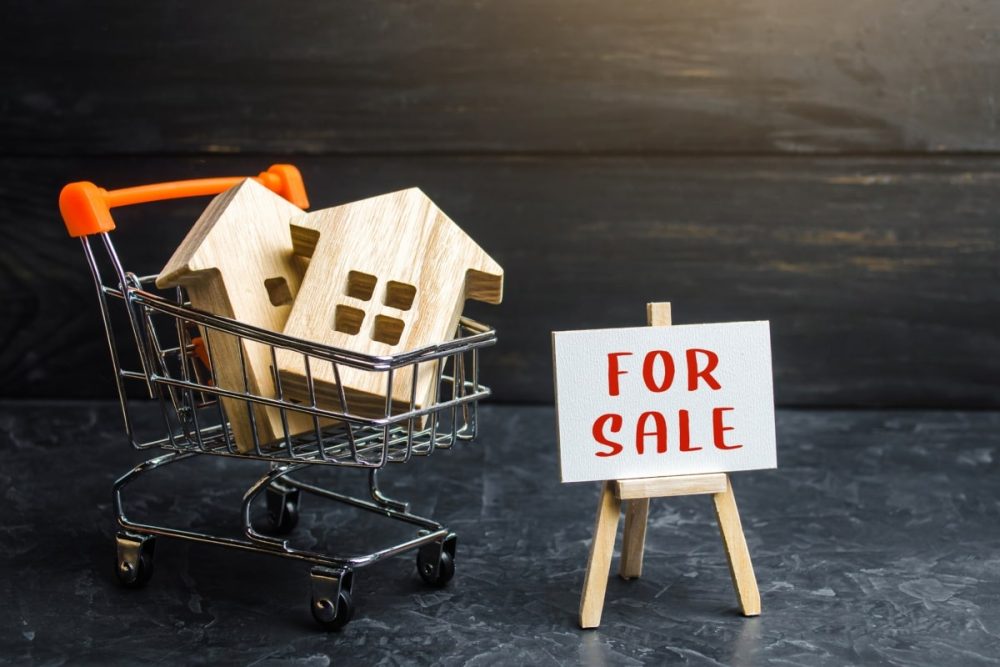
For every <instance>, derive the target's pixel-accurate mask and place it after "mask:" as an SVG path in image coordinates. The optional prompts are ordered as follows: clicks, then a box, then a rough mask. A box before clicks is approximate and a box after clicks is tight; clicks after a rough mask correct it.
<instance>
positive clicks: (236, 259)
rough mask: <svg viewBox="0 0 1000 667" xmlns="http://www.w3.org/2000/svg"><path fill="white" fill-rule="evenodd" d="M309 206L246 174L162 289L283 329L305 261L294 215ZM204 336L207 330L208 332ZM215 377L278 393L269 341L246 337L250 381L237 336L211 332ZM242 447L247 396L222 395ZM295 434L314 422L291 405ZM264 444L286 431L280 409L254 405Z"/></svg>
mask: <svg viewBox="0 0 1000 667" xmlns="http://www.w3.org/2000/svg"><path fill="white" fill-rule="evenodd" d="M302 214H303V210H302V209H300V208H298V207H297V206H295V205H293V204H291V203H290V202H288V201H287V200H285V199H284V198H282V197H281V196H279V195H277V194H275V193H273V192H271V191H270V190H268V189H267V188H266V187H264V186H263V185H261V184H259V183H257V182H256V181H254V180H252V179H247V180H245V181H243V182H241V183H240V184H238V185H236V186H233V187H232V188H230V189H229V190H226V191H225V192H223V193H222V194H220V195H218V196H217V197H215V199H213V200H212V202H211V204H210V205H209V206H208V208H207V209H206V210H205V212H204V213H202V215H201V217H200V218H199V219H198V221H197V222H196V223H195V225H194V227H192V228H191V231H190V232H189V233H188V235H187V237H186V238H185V239H184V241H183V243H182V244H181V245H180V246H179V247H178V248H177V250H176V251H175V252H174V255H173V257H171V258H170V261H168V262H167V265H166V266H165V267H163V270H162V271H161V272H160V276H159V278H157V281H156V285H157V287H160V288H165V287H172V286H176V285H182V286H183V287H185V288H186V290H187V293H188V296H189V298H190V300H191V305H192V306H194V307H195V308H198V309H200V310H204V311H208V312H210V313H213V314H216V315H222V316H225V317H229V318H232V319H235V320H239V321H240V322H243V323H246V324H251V325H254V326H258V327H262V328H265V329H270V330H273V331H277V332H280V331H281V330H282V329H283V328H284V326H285V322H286V320H287V319H288V315H289V313H290V311H291V308H292V305H291V304H292V302H293V300H294V298H295V295H296V293H297V292H298V291H299V288H300V285H301V282H302V274H303V272H304V263H303V262H302V260H301V259H299V258H297V257H296V256H295V255H294V253H293V252H292V238H291V234H290V231H289V226H288V225H289V221H290V220H292V219H293V218H296V217H297V216H301V215H302ZM203 335H205V334H204V333H203ZM207 336H208V343H209V345H210V346H211V351H212V362H213V368H212V372H213V375H214V381H215V383H216V384H217V386H219V387H220V388H222V389H229V390H233V391H239V392H243V391H247V390H248V391H249V392H250V393H252V394H255V395H263V396H268V397H271V396H274V395H275V385H274V379H273V374H272V361H271V352H270V348H269V347H268V346H266V345H262V344H259V343H253V342H248V341H244V342H242V343H241V345H242V347H243V357H244V358H245V361H246V368H247V378H246V381H247V384H246V385H244V378H243V370H242V368H241V363H240V349H239V345H238V344H237V339H236V337H235V336H232V335H228V334H224V333H221V332H218V331H210V332H207ZM221 400H222V404H223V407H224V408H225V411H226V416H227V417H228V419H229V423H230V426H231V428H232V433H233V436H234V438H235V441H236V446H237V448H238V449H239V451H241V452H246V451H250V450H252V449H253V447H254V444H253V443H254V440H253V424H252V422H251V421H250V414H249V408H248V405H249V404H248V403H247V402H246V401H242V400H238V399H230V398H221ZM285 414H286V416H287V419H288V426H289V428H288V431H289V433H290V434H293V435H294V434H296V433H301V432H304V431H306V430H309V429H312V428H313V421H312V418H311V417H307V416H305V415H303V414H302V413H297V412H293V411H286V412H285ZM254 420H255V422H256V426H257V436H258V439H259V441H260V443H261V444H262V445H264V444H267V443H269V442H273V441H275V440H278V439H282V438H284V435H285V433H284V428H283V426H282V421H281V414H280V411H279V410H278V409H277V408H270V407H264V406H261V405H255V407H254Z"/></svg>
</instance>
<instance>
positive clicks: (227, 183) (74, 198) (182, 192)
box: [59, 164, 309, 237]
mask: <svg viewBox="0 0 1000 667" xmlns="http://www.w3.org/2000/svg"><path fill="white" fill-rule="evenodd" d="M245 178H246V177H243V176H233V177H224V178H200V179H195V180H190V181H174V182H172V183H154V184H153V185H140V186H137V187H134V188H122V189H121V190H105V189H104V188H99V187H97V186H96V185H94V184H93V183H91V182H89V181H77V182H76V183H70V184H69V185H67V186H66V187H64V188H63V189H62V192H60V193H59V212H60V213H62V217H63V222H65V223H66V230H67V231H69V235H70V236H73V237H78V236H89V235H91V234H99V233H101V232H110V231H111V230H112V229H114V228H115V221H114V220H113V219H112V218H111V209H113V208H116V207H118V206H129V205H131V204H145V203H147V202H154V201H162V200H164V199H181V198H183V197H201V196H204V195H216V194H219V193H220V192H223V191H225V190H228V189H229V188H231V187H233V186H234V185H236V184H237V183H239V182H241V181H243V180H244V179H245ZM251 178H253V179H254V180H256V181H259V182H260V183H261V184H262V185H264V186H265V187H266V188H267V189H268V190H271V191H273V192H275V193H277V194H279V195H281V196H282V197H284V198H285V199H287V200H288V201H290V202H292V203H293V204H295V205H296V206H298V207H299V208H309V199H308V198H306V187H305V185H304V184H303V183H302V174H300V173H299V170H298V169H296V168H295V167H293V166H292V165H290V164H273V165H271V166H270V167H268V169H267V171H262V172H260V173H259V174H258V175H257V176H253V177H251Z"/></svg>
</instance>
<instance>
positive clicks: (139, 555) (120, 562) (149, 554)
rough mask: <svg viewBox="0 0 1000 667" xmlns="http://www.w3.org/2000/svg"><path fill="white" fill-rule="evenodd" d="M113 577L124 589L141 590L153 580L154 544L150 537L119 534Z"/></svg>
mask: <svg viewBox="0 0 1000 667" xmlns="http://www.w3.org/2000/svg"><path fill="white" fill-rule="evenodd" d="M116 541H117V547H118V550H117V551H118V553H117V558H116V559H115V575H116V576H117V577H118V582H119V583H120V584H121V585H122V586H124V587H126V588H142V587H143V586H145V585H146V584H147V583H149V580H150V579H152V578H153V552H154V549H155V547H156V542H155V540H154V538H152V537H146V538H138V539H137V538H134V537H132V536H130V535H124V534H119V535H118V537H117V539H116Z"/></svg>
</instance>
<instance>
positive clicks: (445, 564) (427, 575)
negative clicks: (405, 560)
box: [417, 549, 455, 588]
mask: <svg viewBox="0 0 1000 667" xmlns="http://www.w3.org/2000/svg"><path fill="white" fill-rule="evenodd" d="M425 554H426V552H425V551H424V550H423V549H421V550H420V551H418V552H417V572H419V573H420V578H421V579H423V580H424V582H426V583H427V584H428V585H430V586H435V587H437V588H441V587H442V586H444V585H445V584H447V583H448V582H449V581H451V578H452V577H454V576H455V557H454V556H452V555H451V554H450V553H448V552H447V551H442V552H441V561H440V566H439V567H438V571H437V576H435V575H434V565H435V564H436V563H435V559H434V558H433V557H428V556H426V555H425Z"/></svg>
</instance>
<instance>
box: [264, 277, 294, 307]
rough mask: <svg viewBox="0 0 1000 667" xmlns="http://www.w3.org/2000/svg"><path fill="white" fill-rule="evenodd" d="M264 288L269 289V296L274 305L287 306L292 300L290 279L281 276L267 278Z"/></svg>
mask: <svg viewBox="0 0 1000 667" xmlns="http://www.w3.org/2000/svg"><path fill="white" fill-rule="evenodd" d="M264 289H266V290H267V298H268V299H270V300H271V305H272V306H287V305H288V304H290V303H291V302H292V290H291V289H289V287H288V281H287V280H285V279H284V278H283V277H281V276H278V277H277V278H268V279H267V280H265V281H264Z"/></svg>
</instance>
